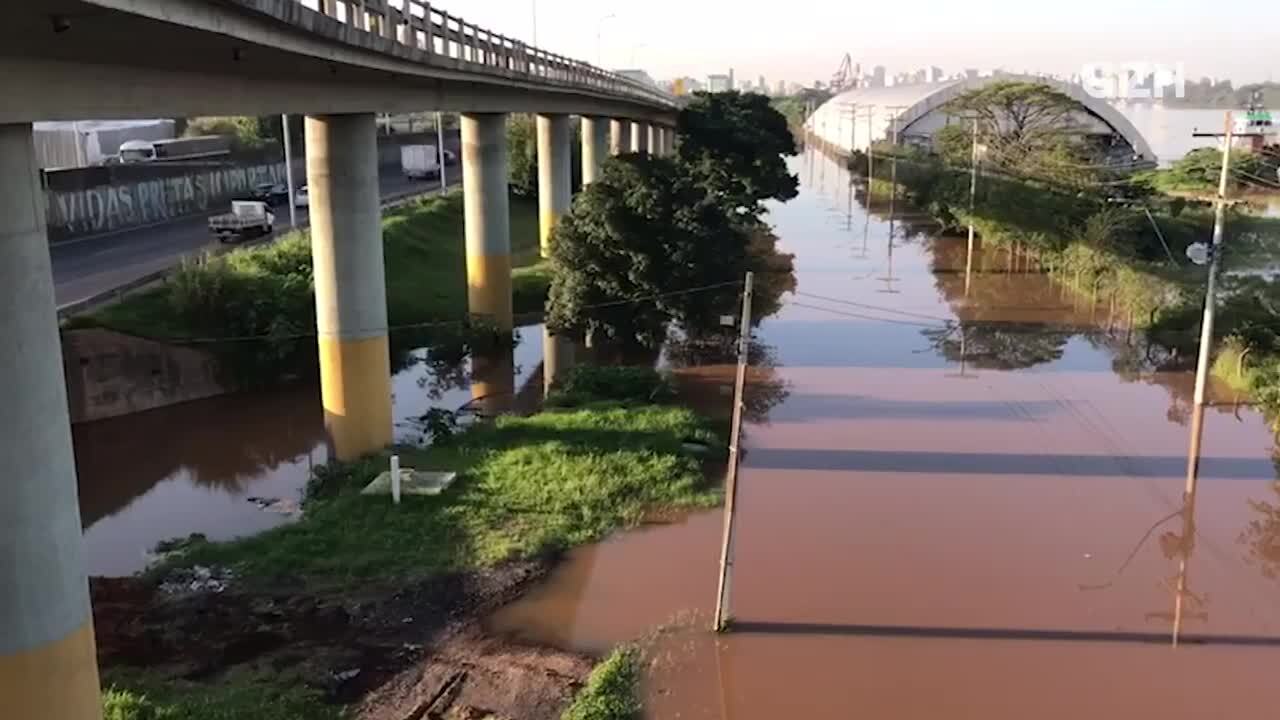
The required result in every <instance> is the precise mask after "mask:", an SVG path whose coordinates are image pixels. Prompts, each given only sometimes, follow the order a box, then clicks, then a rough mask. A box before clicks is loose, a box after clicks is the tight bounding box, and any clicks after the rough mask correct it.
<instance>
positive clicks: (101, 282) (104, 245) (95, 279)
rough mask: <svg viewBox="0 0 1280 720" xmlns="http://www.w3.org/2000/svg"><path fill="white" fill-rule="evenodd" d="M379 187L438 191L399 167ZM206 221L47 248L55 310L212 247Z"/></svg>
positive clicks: (392, 193) (283, 225) (280, 210)
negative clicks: (406, 176)
mask: <svg viewBox="0 0 1280 720" xmlns="http://www.w3.org/2000/svg"><path fill="white" fill-rule="evenodd" d="M450 171H451V172H450ZM446 172H449V175H448V177H449V181H450V182H449V184H450V186H452V185H454V184H455V183H456V182H457V181H459V180H460V179H461V178H460V176H459V175H458V172H459V171H458V169H457V166H453V167H450V168H449V169H448V171H446ZM379 184H380V189H381V192H382V197H383V199H389V198H393V197H398V196H402V195H405V194H407V193H410V192H412V191H413V190H415V189H421V190H422V191H423V192H429V191H433V190H437V189H438V188H439V187H440V182H439V181H438V180H434V179H432V180H408V179H406V178H405V177H404V176H403V175H401V174H400V170H399V168H387V169H385V170H384V171H383V172H382V174H381V175H380V177H379ZM220 212H226V210H220V211H219V213H220ZM275 213H276V221H275V227H276V234H277V235H279V234H281V233H284V232H288V231H289V208H288V207H287V206H283V205H282V206H280V207H277V208H276V209H275ZM216 214H218V213H210V215H216ZM208 218H209V215H201V216H198V217H191V218H186V219H183V220H178V221H175V222H170V223H165V224H163V225H156V226H152V227H145V228H138V229H135V230H126V231H123V232H119V233H114V234H111V235H104V236H98V237H91V238H81V239H76V240H70V241H67V242H62V243H58V244H56V245H53V246H52V247H51V248H50V256H51V257H52V259H53V282H54V294H55V296H56V298H57V302H58V306H59V307H62V306H64V305H68V304H71V303H75V302H79V301H82V300H86V299H88V298H91V297H94V296H97V295H100V294H102V293H105V292H109V291H111V290H114V289H115V288H118V287H120V286H122V285H126V284H128V283H130V282H133V281H135V280H138V279H140V278H143V277H146V276H147V275H150V274H151V273H155V272H159V271H161V270H165V269H167V268H170V267H172V266H174V265H177V264H178V263H179V262H181V261H182V259H183V258H184V257H187V256H191V255H196V254H199V253H200V252H201V251H204V250H207V249H210V248H214V247H217V246H218V242H217V240H215V239H213V237H212V236H211V235H210V234H209V229H208ZM307 221H308V215H307V209H306V208H298V223H299V225H305V224H306V223H307Z"/></svg>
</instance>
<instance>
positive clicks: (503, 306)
mask: <svg viewBox="0 0 1280 720" xmlns="http://www.w3.org/2000/svg"><path fill="white" fill-rule="evenodd" d="M467 310H468V312H470V313H471V314H472V315H475V316H479V317H482V318H484V319H486V320H488V321H489V322H492V323H494V324H496V325H497V326H498V327H499V328H501V329H503V330H510V329H511V328H512V310H511V256H510V255H479V254H468V255H467Z"/></svg>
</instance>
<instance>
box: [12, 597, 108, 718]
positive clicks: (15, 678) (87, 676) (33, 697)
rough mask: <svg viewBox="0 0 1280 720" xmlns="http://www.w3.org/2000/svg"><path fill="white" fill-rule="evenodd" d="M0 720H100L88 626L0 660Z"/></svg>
mask: <svg viewBox="0 0 1280 720" xmlns="http://www.w3.org/2000/svg"><path fill="white" fill-rule="evenodd" d="M0 717H3V718H14V720H19V719H21V720H27V719H28V718H29V719H30V720H44V719H45V718H49V719H50V720H55V719H56V720H101V718H102V690H101V687H100V686H99V684H98V658H97V651H96V650H95V647H94V640H93V621H92V620H86V621H85V623H84V624H83V625H81V626H80V627H79V628H77V629H76V630H75V631H73V632H72V633H71V634H70V635H68V636H66V637H64V638H62V639H61V640H57V641H55V642H52V643H49V644H48V645H45V646H43V647H39V648H35V649H34V650H26V651H23V652H20V653H17V654H16V655H4V656H0Z"/></svg>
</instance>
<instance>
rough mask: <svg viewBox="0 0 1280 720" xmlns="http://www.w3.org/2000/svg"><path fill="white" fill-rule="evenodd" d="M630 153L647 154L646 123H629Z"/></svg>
mask: <svg viewBox="0 0 1280 720" xmlns="http://www.w3.org/2000/svg"><path fill="white" fill-rule="evenodd" d="M631 152H634V153H647V152H649V125H648V123H642V122H633V123H631Z"/></svg>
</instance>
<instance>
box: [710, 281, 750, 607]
mask: <svg viewBox="0 0 1280 720" xmlns="http://www.w3.org/2000/svg"><path fill="white" fill-rule="evenodd" d="M754 277H755V274H754V273H747V278H746V282H745V283H744V284H743V286H742V324H741V327H740V329H739V330H738V374H737V376H736V377H735V379H734V382H733V422H732V424H731V425H730V427H729V472H728V476H727V477H726V479H725V485H724V537H723V538H722V539H721V543H720V579H719V582H718V585H717V588H716V618H715V626H714V627H713V628H712V629H714V630H715V631H716V632H722V631H723V630H724V629H725V624H726V623H727V622H728V619H729V618H728V615H729V613H728V608H729V583H730V580H731V577H730V570H731V569H732V568H733V520H734V505H735V501H736V500H737V497H738V464H739V462H740V460H741V453H740V449H741V444H742V409H743V397H742V396H743V393H744V391H745V390H746V384H747V350H748V348H749V346H750V344H751V288H752V281H753V279H754Z"/></svg>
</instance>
